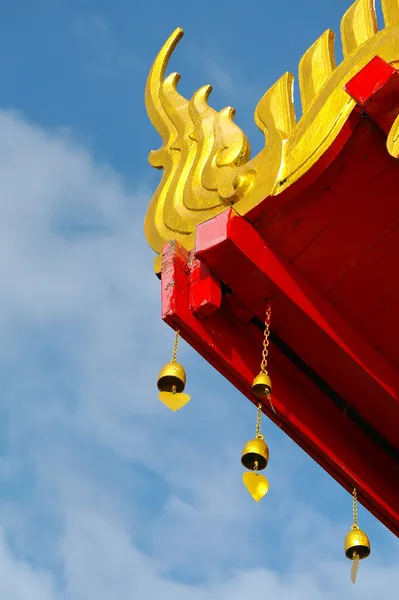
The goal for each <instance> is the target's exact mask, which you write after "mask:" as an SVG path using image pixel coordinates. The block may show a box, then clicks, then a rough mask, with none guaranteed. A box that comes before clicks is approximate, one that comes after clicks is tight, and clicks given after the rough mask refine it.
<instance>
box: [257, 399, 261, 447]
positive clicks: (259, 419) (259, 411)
mask: <svg viewBox="0 0 399 600" xmlns="http://www.w3.org/2000/svg"><path fill="white" fill-rule="evenodd" d="M261 421H262V402H259V404H258V414H257V415H256V437H257V438H259V437H261V433H260V423H261Z"/></svg>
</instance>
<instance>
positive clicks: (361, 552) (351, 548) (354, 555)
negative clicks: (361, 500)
mask: <svg viewBox="0 0 399 600" xmlns="http://www.w3.org/2000/svg"><path fill="white" fill-rule="evenodd" d="M352 497H353V524H352V527H351V528H350V531H349V532H348V533H347V535H346V537H345V545H344V548H345V555H346V557H347V558H349V559H350V560H352V561H353V564H352V569H351V581H352V583H353V584H354V583H355V582H356V576H357V571H358V568H359V560H362V559H363V558H367V557H368V556H369V554H370V552H371V548H370V540H369V538H368V536H367V535H366V534H365V533H364V531H362V530H361V529H360V527H359V523H358V515H357V491H356V488H354V489H353V492H352Z"/></svg>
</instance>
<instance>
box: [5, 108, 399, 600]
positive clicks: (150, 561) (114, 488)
mask: <svg viewBox="0 0 399 600" xmlns="http://www.w3.org/2000/svg"><path fill="white" fill-rule="evenodd" d="M0 200H1V201H0V281H1V282H2V293H1V295H0V339H1V340H2V344H1V346H0V359H1V361H0V375H1V381H2V396H1V409H2V412H1V415H2V417H1V420H0V439H1V444H0V453H1V456H0V486H1V489H2V496H1V502H0V509H1V511H0V515H1V516H0V526H1V528H2V530H3V536H2V537H0V596H1V597H2V598H6V599H7V600H8V599H10V600H11V599H12V600H19V599H21V600H22V599H23V600H36V599H37V600H39V598H40V600H94V599H95V600H105V599H107V600H108V599H110V598H112V599H113V598H118V600H124V599H125V598H126V600H127V599H128V598H129V600H131V599H132V598H133V599H134V600H152V599H157V598H164V599H165V600H169V599H172V598H173V600H214V599H215V600H216V598H217V599H218V600H227V599H228V600H242V599H244V598H247V597H251V596H254V595H256V596H258V595H263V594H266V595H267V596H268V597H269V598H276V597H279V598H280V599H281V600H285V599H287V600H288V599H291V598H306V599H307V600H329V599H330V598H331V599H332V598H336V597H337V595H338V594H346V595H348V594H349V593H352V588H351V587H350V585H351V584H350V582H348V573H349V567H350V565H349V563H348V561H346V560H345V559H342V558H341V557H342V554H341V546H342V535H343V534H344V533H345V527H344V529H343V530H342V524H343V523H344V521H345V517H346V515H341V514H338V515H337V516H336V517H335V516H333V518H328V517H327V516H326V514H325V512H324V511H323V507H322V505H321V509H320V510H319V509H318V503H319V502H320V499H319V497H318V498H315V501H314V503H313V504H312V505H311V506H310V505H309V502H308V501H307V500H306V501H305V500H304V499H303V498H301V496H300V495H301V492H303V489H302V488H303V487H304V486H303V485H302V487H301V488H300V489H299V488H298V487H296V486H298V482H299V481H300V482H301V483H302V481H303V475H302V474H303V473H304V471H305V470H306V473H307V474H308V475H309V473H310V472H311V473H312V477H313V476H314V477H315V480H314V481H315V485H318V484H320V486H324V487H327V489H328V490H332V489H334V490H335V489H336V490H337V492H336V493H337V498H338V496H339V495H340V494H342V495H343V492H341V491H340V490H339V488H338V486H335V484H333V482H330V480H329V478H327V476H324V475H323V474H321V472H320V473H319V471H316V469H315V468H314V467H312V466H311V464H310V462H309V460H307V459H306V457H305V456H304V455H303V454H302V453H301V452H300V451H299V450H297V449H296V448H294V446H293V444H292V443H291V442H289V441H288V440H287V439H286V438H285V437H284V436H283V435H282V434H281V432H278V431H277V432H276V430H275V429H274V428H271V426H270V425H268V424H265V430H266V432H267V434H268V438H269V437H270V439H271V440H272V442H273V448H271V450H272V459H273V460H272V461H271V465H270V469H268V470H269V478H270V481H271V491H270V493H269V496H268V497H267V498H266V499H264V501H263V502H261V503H260V504H259V505H255V504H254V503H253V502H252V500H251V499H250V498H249V497H248V496H247V494H246V492H245V490H243V488H242V484H241V467H240V464H239V453H240V450H241V445H242V444H243V443H244V442H245V441H246V439H247V438H248V437H250V435H251V433H252V429H251V428H253V426H254V411H253V410H252V407H251V406H249V403H247V402H245V401H243V400H242V398H240V397H239V395H238V394H237V393H235V392H234V391H233V390H232V389H231V387H230V386H229V385H228V384H227V383H225V382H223V381H222V380H221V378H220V377H219V376H218V375H217V374H216V373H214V372H213V371H212V370H211V369H209V368H208V367H207V366H206V365H205V364H204V363H203V361H201V360H200V359H199V358H198V357H196V356H195V355H194V354H193V352H191V351H190V350H189V349H187V347H185V346H184V345H183V346H182V361H183V362H185V364H187V367H188V375H189V380H188V387H189V388H190V392H191V394H192V396H193V400H192V402H191V403H190V404H189V405H188V406H187V407H186V408H185V409H184V411H182V412H181V413H177V414H174V415H172V414H169V412H167V411H166V410H165V409H164V407H163V406H162V405H160V403H158V402H157V400H156V391H155V379H156V373H157V370H158V368H159V366H160V365H161V364H162V363H163V362H164V361H166V360H168V359H169V353H170V351H171V346H172V337H173V336H172V334H171V333H170V332H169V331H168V329H167V328H165V327H163V326H162V325H161V323H160V318H159V298H158V296H159V282H158V281H157V280H156V278H155V277H154V276H153V274H152V258H153V257H152V254H151V252H150V251H149V250H148V249H147V246H146V243H145V241H144V239H143V234H142V218H143V214H144V211H145V209H146V206H147V202H148V199H146V198H141V197H140V196H139V195H138V194H136V193H133V192H129V191H127V190H126V189H125V187H124V185H123V182H122V181H121V179H120V177H119V176H118V175H117V174H116V173H114V172H113V171H112V169H110V168H109V167H106V166H100V165H96V164H95V163H94V162H93V160H92V159H91V157H90V155H89V154H88V153H87V152H86V151H85V150H84V149H83V148H81V147H80V146H79V145H78V144H77V143H76V142H74V141H73V138H72V136H71V135H70V134H69V133H68V132H66V131H61V132H51V133H48V132H47V133H46V132H45V131H43V130H42V129H40V128H38V127H35V126H33V125H32V124H29V123H27V122H25V121H24V120H23V118H22V117H21V116H19V115H16V114H13V113H10V112H2V113H0ZM139 213H140V214H139ZM269 434H270V435H269ZM273 453H274V454H273ZM309 469H310V471H309ZM312 469H313V470H312ZM305 479H306V476H305ZM326 482H328V483H326ZM328 486H330V487H328ZM309 487H310V486H309ZM310 493H313V492H310ZM316 496H317V493H316V492H315V497H316ZM345 499H346V495H345ZM348 510H350V499H348ZM348 518H349V515H348ZM346 520H347V519H346ZM368 523H370V521H368ZM370 533H371V532H370ZM374 533H375V535H376V537H377V538H378V540H380V542H379V543H382V542H383V543H384V544H386V548H387V554H388V555H389V556H390V557H391V558H390V562H389V563H388V564H387V565H386V566H384V565H383V561H382V559H378V554H377V559H374V560H372V559H370V560H369V561H368V562H367V563H365V564H364V565H363V564H362V565H361V567H362V568H361V571H360V574H359V583H358V585H357V588H356V589H355V592H354V594H358V595H360V594H361V597H362V599H363V600H368V599H370V600H371V599H372V598H373V600H374V599H375V598H376V597H379V596H380V595H381V596H384V598H386V600H390V599H393V598H394V596H395V597H396V595H397V593H396V591H394V590H395V583H396V585H397V584H398V582H399V577H398V574H397V569H396V567H395V566H394V563H395V557H396V558H397V556H398V552H397V548H396V546H395V543H394V541H393V539H392V536H390V535H389V534H388V533H386V532H384V531H381V532H380V530H379V528H377V526H375V531H374ZM336 548H338V551H337V550H336ZM395 548H396V549H395Z"/></svg>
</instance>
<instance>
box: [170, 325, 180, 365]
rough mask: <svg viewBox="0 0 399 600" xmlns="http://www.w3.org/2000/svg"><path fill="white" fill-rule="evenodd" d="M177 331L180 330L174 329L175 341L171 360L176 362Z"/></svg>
mask: <svg viewBox="0 0 399 600" xmlns="http://www.w3.org/2000/svg"><path fill="white" fill-rule="evenodd" d="M179 333H180V330H179V329H176V333H175V342H174V344H173V355H172V362H176V358H177V350H178V348H179Z"/></svg>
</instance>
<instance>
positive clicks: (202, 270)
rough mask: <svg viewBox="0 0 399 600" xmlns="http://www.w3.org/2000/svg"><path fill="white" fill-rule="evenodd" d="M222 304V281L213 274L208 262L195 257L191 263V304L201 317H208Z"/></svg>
mask: <svg viewBox="0 0 399 600" xmlns="http://www.w3.org/2000/svg"><path fill="white" fill-rule="evenodd" d="M221 304H222V287H221V284H220V281H218V280H217V279H216V277H214V275H212V273H211V272H210V271H209V269H208V267H207V266H206V264H205V263H204V262H202V261H200V260H199V259H198V258H193V259H192V261H191V265H190V306H191V309H192V311H193V312H194V313H195V314H196V315H199V316H201V317H208V316H209V315H211V314H212V313H213V312H215V310H217V309H218V308H220V306H221Z"/></svg>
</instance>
